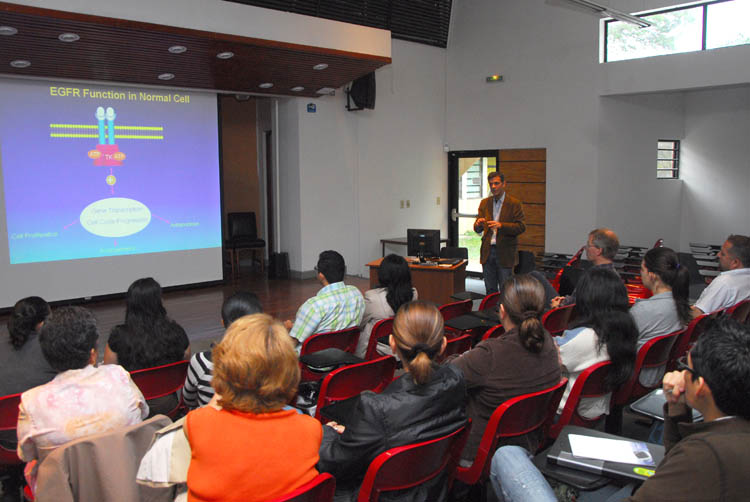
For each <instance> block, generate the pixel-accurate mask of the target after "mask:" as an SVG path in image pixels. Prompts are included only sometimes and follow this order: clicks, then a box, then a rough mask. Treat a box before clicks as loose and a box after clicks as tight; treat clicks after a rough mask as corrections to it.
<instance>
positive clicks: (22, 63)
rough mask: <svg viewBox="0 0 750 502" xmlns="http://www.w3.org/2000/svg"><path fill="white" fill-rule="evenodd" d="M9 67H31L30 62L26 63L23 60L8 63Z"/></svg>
mask: <svg viewBox="0 0 750 502" xmlns="http://www.w3.org/2000/svg"><path fill="white" fill-rule="evenodd" d="M10 65H11V66H12V67H13V68H28V67H29V66H31V61H26V60H25V59H16V60H13V61H11V62H10Z"/></svg>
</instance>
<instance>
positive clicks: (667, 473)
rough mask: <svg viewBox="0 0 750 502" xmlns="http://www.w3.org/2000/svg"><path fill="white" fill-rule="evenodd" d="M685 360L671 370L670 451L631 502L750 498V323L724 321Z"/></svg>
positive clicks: (668, 388) (667, 417)
mask: <svg viewBox="0 0 750 502" xmlns="http://www.w3.org/2000/svg"><path fill="white" fill-rule="evenodd" d="M680 363H681V364H680V366H679V369H680V370H679V371H673V372H671V373H667V374H666V375H664V383H663V387H664V395H665V396H666V398H667V404H665V406H664V417H665V421H664V446H665V447H666V450H667V454H666V455H665V457H664V460H662V462H661V463H660V464H659V466H658V467H657V469H656V474H655V475H654V476H653V477H652V478H650V479H649V480H648V481H646V482H645V483H644V484H643V486H641V488H640V489H639V490H638V491H637V492H636V493H635V495H633V496H632V497H631V498H630V500H632V501H634V502H641V501H652V500H654V501H655V500H659V501H662V500H727V501H729V500H748V498H749V497H750V475H748V473H750V421H748V420H750V329H748V327H747V326H743V325H741V324H739V323H737V322H736V321H733V320H731V319H720V320H719V321H717V322H716V323H714V324H713V325H712V326H711V327H709V328H708V330H707V331H706V332H705V333H703V335H701V337H700V338H699V339H698V341H697V342H696V344H695V346H694V347H693V348H692V350H691V351H690V353H689V354H688V355H687V356H686V357H684V358H683V359H682V360H681V361H680ZM691 408H694V409H696V410H698V411H700V412H701V414H703V420H704V421H703V422H698V423H692V412H691Z"/></svg>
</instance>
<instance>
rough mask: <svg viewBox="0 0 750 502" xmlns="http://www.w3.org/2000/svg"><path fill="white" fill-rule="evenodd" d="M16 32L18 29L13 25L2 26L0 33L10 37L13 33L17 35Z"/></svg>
mask: <svg viewBox="0 0 750 502" xmlns="http://www.w3.org/2000/svg"><path fill="white" fill-rule="evenodd" d="M16 33H18V30H17V29H15V28H14V27H12V26H0V35H5V36H6V37H9V36H11V35H15V34H16Z"/></svg>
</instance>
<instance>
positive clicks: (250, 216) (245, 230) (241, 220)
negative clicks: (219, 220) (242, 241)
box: [227, 211, 258, 239]
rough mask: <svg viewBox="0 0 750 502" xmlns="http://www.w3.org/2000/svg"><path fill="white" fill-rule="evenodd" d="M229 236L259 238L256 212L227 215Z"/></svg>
mask: <svg viewBox="0 0 750 502" xmlns="http://www.w3.org/2000/svg"><path fill="white" fill-rule="evenodd" d="M227 220H228V227H229V228H228V232H227V234H228V235H229V238H230V239H232V238H237V237H243V238H247V239H257V238H258V226H257V225H256V222H255V213H254V212H252V211H250V212H240V213H229V214H228V215H227Z"/></svg>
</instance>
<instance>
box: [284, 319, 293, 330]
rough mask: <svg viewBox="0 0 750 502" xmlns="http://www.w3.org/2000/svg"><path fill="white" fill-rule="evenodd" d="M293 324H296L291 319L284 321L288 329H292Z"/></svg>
mask: <svg viewBox="0 0 750 502" xmlns="http://www.w3.org/2000/svg"><path fill="white" fill-rule="evenodd" d="M292 326H294V323H293V322H292V320H291V319H287V320H286V321H284V327H285V328H286V330H287V331H289V330H290V329H292Z"/></svg>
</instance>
